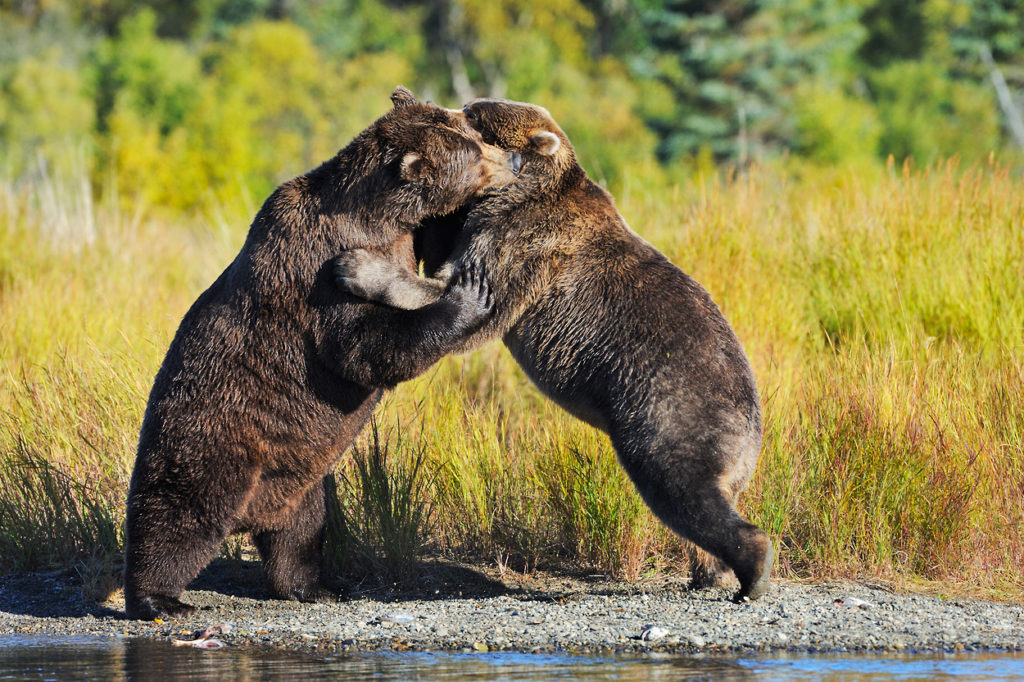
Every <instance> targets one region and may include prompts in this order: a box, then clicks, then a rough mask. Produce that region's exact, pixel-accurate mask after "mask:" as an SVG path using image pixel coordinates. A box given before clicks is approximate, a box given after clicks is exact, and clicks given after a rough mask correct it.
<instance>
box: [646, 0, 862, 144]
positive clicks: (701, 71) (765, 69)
mask: <svg viewBox="0 0 1024 682" xmlns="http://www.w3.org/2000/svg"><path fill="white" fill-rule="evenodd" d="M858 16H859V8H858V7H857V5H856V4H855V3H853V2H844V1H842V0H800V1H799V2H781V1H776V0H764V1H761V2H757V1H755V0H732V1H730V2H726V3H717V2H703V1H700V0H665V1H663V2H650V3H649V4H648V5H647V7H646V8H645V9H644V10H643V11H642V13H641V21H642V23H643V26H644V30H645V32H646V35H647V42H648V44H649V45H650V50H649V51H648V53H647V54H646V55H645V57H646V59H644V60H640V59H638V60H634V62H633V65H634V69H636V71H637V73H638V74H639V75H640V76H642V77H648V78H656V79H658V80H659V81H661V82H662V83H664V84H665V85H667V86H668V88H669V89H670V90H671V92H672V95H673V98H674V99H675V103H676V104H675V107H674V108H673V110H672V111H671V112H670V113H669V114H668V115H666V116H663V117H657V118H651V119H650V120H649V121H648V122H649V124H650V125H651V126H652V127H653V128H654V129H655V130H656V131H657V132H658V134H659V136H660V138H661V143H660V145H659V150H658V151H659V156H660V157H661V158H662V159H663V160H666V161H667V160H672V159H677V158H680V157H682V156H692V155H696V154H697V152H698V150H700V149H701V148H702V147H707V148H709V149H710V150H711V151H712V152H713V153H714V155H715V156H716V158H718V159H720V160H726V159H732V160H739V161H741V162H742V161H744V160H746V159H747V158H749V157H751V156H761V155H764V154H766V153H770V152H771V151H773V150H776V149H781V148H788V147H790V146H791V145H792V143H793V137H794V127H793V121H792V118H791V116H790V107H791V97H792V94H793V91H794V88H795V87H796V86H797V85H798V84H800V83H802V82H805V81H806V80H807V79H808V78H813V77H817V76H820V75H821V74H823V73H827V72H829V71H836V70H840V69H842V68H843V67H844V65H845V64H847V63H848V62H849V58H850V55H851V54H852V53H853V52H854V51H855V50H856V49H857V47H858V46H859V44H860V42H861V40H862V39H863V30H862V29H861V27H860V25H859V23H858V21H857V20H858Z"/></svg>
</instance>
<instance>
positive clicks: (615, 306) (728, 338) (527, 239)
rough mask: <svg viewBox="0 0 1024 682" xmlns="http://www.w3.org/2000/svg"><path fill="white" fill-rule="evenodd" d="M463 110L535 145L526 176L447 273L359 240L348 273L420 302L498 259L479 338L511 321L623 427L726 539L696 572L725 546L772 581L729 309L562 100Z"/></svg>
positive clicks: (686, 533)
mask: <svg viewBox="0 0 1024 682" xmlns="http://www.w3.org/2000/svg"><path fill="white" fill-rule="evenodd" d="M463 111H464V112H465V114H466V117H467V120H468V121H469V122H470V124H471V125H472V126H473V127H475V128H476V129H477V130H479V131H480V132H481V133H482V134H483V138H484V140H485V141H486V142H490V143H492V144H496V145H498V146H499V147H502V148H504V149H508V150H513V151H518V152H521V153H522V162H523V166H522V171H521V172H520V175H519V180H518V181H517V182H516V183H515V185H513V186H512V187H510V188H509V189H508V191H507V192H504V193H502V194H500V195H495V196H492V197H486V198H484V199H482V200H481V201H479V202H478V203H476V204H475V205H473V207H472V208H471V210H470V211H469V213H468V215H467V216H466V217H465V224H464V226H463V227H462V231H461V233H459V234H458V236H457V237H455V239H456V246H455V250H454V253H453V255H452V256H451V259H450V260H448V262H446V263H443V264H441V266H440V268H439V271H438V273H437V275H438V277H437V278H436V279H434V280H425V279H422V278H418V277H415V276H414V275H413V274H412V272H411V271H405V272H399V271H396V270H395V269H394V268H393V267H391V266H389V265H388V264H387V263H386V262H384V261H382V260H381V259H379V258H377V257H376V256H375V255H374V254H372V253H369V252H367V251H362V250H353V251H349V252H346V253H345V254H342V255H341V256H340V257H339V259H338V263H337V268H336V273H337V276H338V282H339V285H340V286H342V287H343V288H345V289H347V290H348V291H350V292H352V293H355V294H357V295H360V296H364V297H366V298H370V299H372V300H377V301H381V302H387V303H389V304H391V305H395V306H402V307H405V308H408V309H414V308H416V307H418V306H421V305H424V304H428V303H429V302H430V301H433V300H436V297H437V296H438V295H439V293H440V292H441V291H443V288H444V286H445V283H446V282H447V280H448V278H449V277H450V276H451V274H452V273H453V272H455V271H456V268H457V267H458V265H459V263H468V262H472V263H479V264H480V265H481V266H483V267H485V268H486V269H487V272H488V274H489V276H490V279H491V285H492V287H493V288H494V295H495V312H494V315H493V317H491V318H490V319H489V320H488V321H487V322H485V323H484V324H483V326H482V327H481V328H480V329H479V330H478V331H476V332H474V333H473V334H472V335H470V337H469V341H468V342H467V343H466V345H465V347H467V348H468V347H472V346H474V345H479V344H480V343H482V342H484V341H487V340H490V339H493V338H495V337H498V336H503V337H504V341H505V345H506V346H508V348H509V350H510V351H511V352H512V355H513V357H515V359H516V361H517V362H518V363H519V364H520V366H522V368H523V370H524V371H525V372H526V374H527V375H528V376H529V377H530V379H531V380H533V382H534V383H535V384H536V385H537V386H538V387H539V388H540V389H541V390H542V391H543V392H544V393H545V394H547V395H548V396H549V397H550V398H552V399H553V400H554V401H555V402H557V403H558V404H559V405H561V406H562V407H564V408H565V409H566V410H568V411H569V412H570V413H572V414H573V415H575V416H577V417H579V418H580V419H583V420H584V421H586V422H588V423H589V424H591V425H592V426H595V427H597V428H600V429H602V430H604V431H605V432H606V433H608V434H609V436H611V441H612V445H614V447H615V450H616V452H617V454H618V457H619V461H620V462H621V463H622V466H623V468H625V470H626V472H627V473H628V474H629V476H630V478H631V479H632V481H633V483H634V484H635V485H636V487H637V490H638V491H639V492H640V494H641V496H643V498H644V500H645V501H646V502H647V504H648V505H649V506H650V507H651V509H652V510H653V511H654V513H655V514H657V516H658V517H659V518H660V519H661V520H662V521H663V522H664V523H665V524H666V525H667V526H668V527H669V528H671V529H672V530H673V531H675V532H676V533H678V534H679V535H681V536H683V537H684V538H687V539H688V540H690V541H692V542H693V543H694V544H696V545H697V546H698V547H699V548H701V549H703V550H704V551H706V552H707V553H709V554H710V556H704V557H703V559H702V561H700V562H699V564H698V565H697V566H696V567H695V569H694V571H693V572H694V576H693V577H694V580H693V582H694V584H695V586H701V585H706V584H708V583H711V582H713V581H714V580H715V574H716V571H717V569H718V566H717V564H718V562H719V561H721V562H722V563H724V565H725V566H726V567H728V568H729V569H731V570H732V571H733V573H734V574H735V575H736V578H737V579H738V580H739V583H740V589H739V591H738V592H737V593H736V595H735V599H737V600H742V599H755V598H757V597H759V596H761V595H762V594H764V592H765V590H767V588H768V584H769V576H770V574H771V569H772V564H773V562H774V550H773V548H772V543H771V539H770V538H769V537H768V535H767V534H766V533H765V532H764V531H762V530H761V529H759V528H757V527H756V526H754V525H752V524H750V523H748V522H747V521H745V520H744V519H743V518H742V517H740V515H739V514H738V513H737V512H736V509H735V506H734V505H735V502H736V498H737V496H738V495H739V493H740V491H741V490H742V489H743V487H744V486H745V485H746V483H747V481H748V480H749V478H750V476H751V474H752V473H753V471H754V467H755V465H756V463H757V457H758V453H759V452H760V449H761V408H760V404H759V401H758V394H757V387H756V385H755V383H754V375H753V372H752V371H751V368H750V363H749V362H748V360H747V357H746V354H745V353H744V352H743V347H742V346H741V345H740V342H739V340H738V339H737V338H736V335H735V334H734V333H733V330H732V329H731V328H730V326H729V323H728V322H726V320H725V317H724V316H723V315H722V313H721V311H720V310H719V309H718V307H717V306H716V305H715V303H714V302H713V301H712V300H711V297H710V296H709V295H708V293H707V292H706V291H705V290H704V289H703V288H702V287H701V286H700V285H699V284H698V283H697V282H695V281H694V280H693V279H692V278H691V277H689V276H688V275H686V274H685V273H684V272H682V271H681V270H680V269H679V268H677V267H676V266H674V265H673V264H672V263H671V262H669V260H668V259H667V258H665V256H664V255H662V254H661V253H660V252H659V251H658V250H657V249H655V248H654V247H653V246H651V245H650V244H648V243H647V242H645V241H644V240H643V239H641V238H640V237H639V236H637V235H636V233H634V232H633V231H632V230H630V229H629V226H628V225H626V222H625V220H623V218H622V216H621V215H620V214H619V212H618V211H617V210H616V209H615V205H614V202H613V201H612V198H611V195H610V194H608V193H607V192H606V191H605V190H603V189H602V188H600V187H598V186H597V185H596V184H594V183H593V182H592V181H591V180H590V179H589V178H588V177H587V175H586V173H585V172H584V170H583V169H582V168H581V167H580V165H579V164H578V163H577V162H576V157H575V154H574V152H573V149H572V146H571V145H570V144H569V139H568V138H567V137H566V135H565V133H564V132H562V129H561V128H559V127H558V125H557V124H556V123H555V122H554V120H553V119H552V118H551V116H550V114H548V112H547V110H545V109H543V108H542V107H538V106H534V105H531V104H524V103H520V102H510V101H508V100H498V99H485V100H476V101H474V102H471V103H469V104H468V105H467V106H466V107H465V108H464V110H463ZM448 228H450V226H442V228H441V229H442V232H445V233H447V234H452V233H453V231H452V230H451V229H448ZM432 265H435V266H436V265H437V264H431V263H425V266H427V269H428V271H429V270H431V269H432V268H431V266H432Z"/></svg>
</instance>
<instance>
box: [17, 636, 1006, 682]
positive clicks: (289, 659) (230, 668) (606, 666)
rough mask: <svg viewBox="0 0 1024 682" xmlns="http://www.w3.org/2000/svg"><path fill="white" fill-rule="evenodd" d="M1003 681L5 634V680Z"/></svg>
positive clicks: (850, 667)
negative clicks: (320, 652)
mask: <svg viewBox="0 0 1024 682" xmlns="http://www.w3.org/2000/svg"><path fill="white" fill-rule="evenodd" d="M953 676H956V677H957V678H958V679H973V680H1003V679H1010V678H1024V655H1021V654H986V655H973V656H971V655H959V656H942V655H938V656H935V655H932V656H767V657H759V658H745V657H738V658H722V657H687V656H647V657H630V658H624V657H618V658H616V657H611V656H604V657H589V656H553V655H538V654H515V653H493V654H436V653H433V654H428V653H403V654H360V655H337V656H326V657H324V656H319V657H318V656H311V655H305V654H299V653H291V652H282V651H274V650H256V649H250V648H241V647H240V648H227V649H218V650H214V651H202V650H196V649H189V648H184V647H181V648H179V647H172V646H171V645H170V644H169V643H168V642H165V641H159V640H145V639H124V640H110V639H98V638H89V637H72V638H52V637H29V636H5V635H0V680H52V679H58V680H62V679H82V678H96V679H109V680H166V679H181V678H188V679H199V680H203V679H211V680H212V679H217V680H294V679H314V680H316V679H366V678H373V679H377V680H408V679H431V680H452V681H455V680H459V681H468V680H551V679H557V680H592V679H616V680H622V681H624V682H633V681H637V682H639V681H640V680H751V679H756V680H868V679H871V680H908V679H942V678H945V677H953Z"/></svg>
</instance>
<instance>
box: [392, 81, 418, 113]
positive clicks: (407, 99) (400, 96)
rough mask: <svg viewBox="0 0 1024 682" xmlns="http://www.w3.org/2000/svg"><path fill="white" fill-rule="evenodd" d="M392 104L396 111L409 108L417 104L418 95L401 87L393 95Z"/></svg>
mask: <svg viewBox="0 0 1024 682" xmlns="http://www.w3.org/2000/svg"><path fill="white" fill-rule="evenodd" d="M391 102H392V103H393V104H394V105H395V109H401V108H402V107H409V106H412V105H413V104H416V95H414V94H412V91H411V90H409V88H407V87H404V86H402V85H399V86H398V87H396V88H395V91H394V92H392V93H391Z"/></svg>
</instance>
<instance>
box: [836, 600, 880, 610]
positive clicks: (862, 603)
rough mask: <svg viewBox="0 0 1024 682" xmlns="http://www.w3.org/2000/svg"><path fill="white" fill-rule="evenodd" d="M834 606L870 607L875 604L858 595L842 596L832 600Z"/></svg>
mask: <svg viewBox="0 0 1024 682" xmlns="http://www.w3.org/2000/svg"><path fill="white" fill-rule="evenodd" d="M832 605H833V606H853V607H856V608H858V609H870V608H871V607H872V606H874V604H872V603H871V602H869V601H865V600H863V599H858V598H857V597H840V598H838V599H836V600H835V601H834V602H832Z"/></svg>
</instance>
